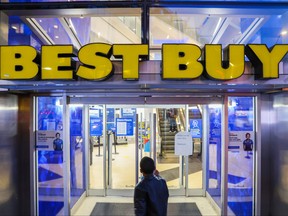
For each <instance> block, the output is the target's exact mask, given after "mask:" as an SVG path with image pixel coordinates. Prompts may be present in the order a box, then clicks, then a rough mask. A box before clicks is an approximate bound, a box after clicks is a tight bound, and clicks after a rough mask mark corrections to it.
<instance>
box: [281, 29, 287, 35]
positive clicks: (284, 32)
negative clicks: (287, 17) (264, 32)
mask: <svg viewBox="0 0 288 216" xmlns="http://www.w3.org/2000/svg"><path fill="white" fill-rule="evenodd" d="M287 33H288V32H287V31H286V30H283V31H282V32H281V33H280V34H281V35H282V36H284V35H286V34H287Z"/></svg>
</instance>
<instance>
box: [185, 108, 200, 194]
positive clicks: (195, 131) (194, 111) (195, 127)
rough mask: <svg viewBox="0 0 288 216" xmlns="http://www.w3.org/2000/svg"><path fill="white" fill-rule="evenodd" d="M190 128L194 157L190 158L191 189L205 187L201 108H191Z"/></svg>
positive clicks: (189, 177)
mask: <svg viewBox="0 0 288 216" xmlns="http://www.w3.org/2000/svg"><path fill="white" fill-rule="evenodd" d="M189 128H190V132H191V135H192V140H193V141H192V142H193V155H191V156H189V176H188V179H189V184H188V185H189V188H191V189H195V188H198V189H199V188H202V187H203V180H202V176H203V170H202V157H203V155H202V149H203V148H202V139H203V137H202V135H203V121H202V108H201V106H199V105H198V106H190V107H189Z"/></svg>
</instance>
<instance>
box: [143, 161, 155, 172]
mask: <svg viewBox="0 0 288 216" xmlns="http://www.w3.org/2000/svg"><path fill="white" fill-rule="evenodd" d="M140 169H141V171H142V172H143V173H145V174H152V173H153V172H154V170H155V164H154V160H153V159H152V158H150V157H143V158H142V159H141V161H140Z"/></svg>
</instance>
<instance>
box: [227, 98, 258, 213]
mask: <svg viewBox="0 0 288 216" xmlns="http://www.w3.org/2000/svg"><path fill="white" fill-rule="evenodd" d="M228 103H229V104H228V113H229V116H228V124H229V125H228V127H229V145H228V213H229V214H230V215H252V213H253V160H254V143H255V128H254V121H255V119H254V98H253V97H229V98H228Z"/></svg>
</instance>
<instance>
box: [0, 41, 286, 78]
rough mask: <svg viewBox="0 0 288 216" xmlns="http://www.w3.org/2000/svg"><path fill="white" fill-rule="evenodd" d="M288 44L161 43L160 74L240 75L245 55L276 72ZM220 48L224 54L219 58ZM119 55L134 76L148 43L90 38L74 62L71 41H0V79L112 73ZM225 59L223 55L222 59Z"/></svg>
mask: <svg viewBox="0 0 288 216" xmlns="http://www.w3.org/2000/svg"><path fill="white" fill-rule="evenodd" d="M287 51H288V45H286V44H279V45H278V44H277V45H275V46H274V47H273V48H271V49H268V48H267V46H266V45H263V44H248V45H229V46H228V47H227V48H226V49H225V50H224V51H223V52H222V47H221V45H218V44H216V45H215V44H209V45H205V46H204V48H203V50H201V49H200V47H198V46H197V45H194V44H163V45H162V63H161V65H162V67H161V68H159V70H161V75H162V78H163V79H195V78H197V77H199V76H201V75H202V74H203V73H205V74H206V75H208V76H209V77H210V78H212V79H216V80H231V79H236V78H238V77H240V76H241V75H242V74H243V73H244V70H245V60H244V58H245V55H246V56H247V57H248V59H249V60H250V61H251V63H252V65H253V67H254V70H255V74H256V75H255V76H256V78H264V79H273V78H278V77H279V62H280V61H281V60H282V59H283V57H284V56H285V55H286V53H287ZM222 53H223V58H222ZM112 55H113V56H114V57H115V58H121V59H122V63H123V64H122V65H123V66H122V67H123V70H122V73H123V79H128V80H137V79H138V78H139V59H141V58H143V57H147V56H148V55H149V47H148V45H147V44H114V45H111V44H105V43H91V44H87V45H85V46H83V47H81V49H80V50H79V52H78V54H77V57H78V60H79V66H78V67H77V68H75V67H74V66H73V64H72V62H73V61H72V58H73V57H75V55H73V46H72V45H56V46H42V49H41V55H38V53H37V51H36V50H35V48H33V47H31V46H0V79H2V80H3V79H5V80H17V79H22V80H23V79H33V78H35V77H36V76H37V75H38V73H40V76H41V79H42V80H58V79H61V80H63V79H64V80H70V79H73V76H75V75H76V76H78V77H81V78H83V79H87V80H103V79H106V78H108V77H109V76H111V75H113V62H112V61H111V60H110V57H111V56H112ZM223 59H224V60H223Z"/></svg>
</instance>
